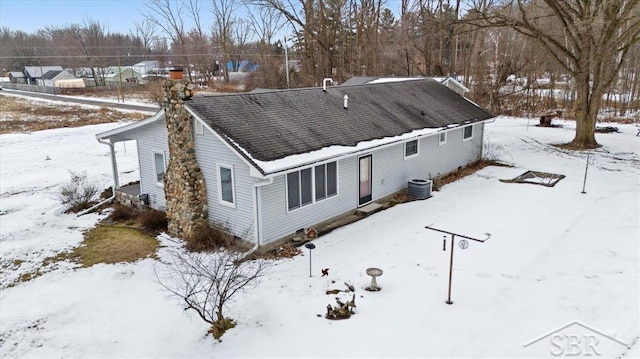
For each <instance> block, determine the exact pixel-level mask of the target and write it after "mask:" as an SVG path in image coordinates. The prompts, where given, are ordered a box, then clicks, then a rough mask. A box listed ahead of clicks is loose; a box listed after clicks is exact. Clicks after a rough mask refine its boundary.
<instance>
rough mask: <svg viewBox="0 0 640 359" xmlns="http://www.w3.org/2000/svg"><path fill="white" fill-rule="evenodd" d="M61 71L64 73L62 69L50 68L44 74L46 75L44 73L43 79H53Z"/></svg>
mask: <svg viewBox="0 0 640 359" xmlns="http://www.w3.org/2000/svg"><path fill="white" fill-rule="evenodd" d="M61 73H62V71H58V70H50V71H47V72H45V74H44V75H42V79H43V80H51V79H53V78H54V77H56V76H58V75H60V74H61Z"/></svg>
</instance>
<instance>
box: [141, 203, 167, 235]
mask: <svg viewBox="0 0 640 359" xmlns="http://www.w3.org/2000/svg"><path fill="white" fill-rule="evenodd" d="M138 220H139V221H140V225H141V226H142V228H144V230H146V231H147V232H150V233H154V234H156V233H160V232H162V231H166V230H167V214H166V213H165V212H164V211H159V210H157V209H145V210H144V211H142V212H141V213H140V216H139V217H138Z"/></svg>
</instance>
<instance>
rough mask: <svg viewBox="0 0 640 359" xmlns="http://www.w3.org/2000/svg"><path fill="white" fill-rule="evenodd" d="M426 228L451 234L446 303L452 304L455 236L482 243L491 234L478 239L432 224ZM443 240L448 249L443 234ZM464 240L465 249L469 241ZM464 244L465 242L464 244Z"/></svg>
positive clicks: (444, 246)
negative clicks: (434, 226)
mask: <svg viewBox="0 0 640 359" xmlns="http://www.w3.org/2000/svg"><path fill="white" fill-rule="evenodd" d="M424 228H426V229H430V230H432V231H436V232H440V233H446V234H450V235H451V257H450V260H449V290H448V293H447V301H446V302H445V303H447V304H449V305H451V304H453V301H452V300H451V283H452V279H453V249H454V248H453V247H454V245H455V236H458V237H462V238H464V239H468V240H472V241H476V242H480V243H484V242H485V241H486V240H487V239H489V238H490V237H491V234H490V233H486V235H487V238H485V239H477V238H472V237H469V236H465V235H462V234H459V233H453V232H449V231H445V230H443V229H438V228H433V227H430V226H426V227H424ZM442 240H443V247H442V249H443V250H446V236H443V238H442ZM463 241H464V240H462V241H461V242H463ZM464 242H465V243H461V244H460V248H462V249H465V248H467V246H468V243H466V241H464ZM462 244H464V246H463V245H462Z"/></svg>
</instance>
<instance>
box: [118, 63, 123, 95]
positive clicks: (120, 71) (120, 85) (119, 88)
mask: <svg viewBox="0 0 640 359" xmlns="http://www.w3.org/2000/svg"><path fill="white" fill-rule="evenodd" d="M118 74H119V76H120V82H119V84H118V102H120V97H121V96H122V102H123V103H124V93H122V68H121V67H120V53H119V52H118Z"/></svg>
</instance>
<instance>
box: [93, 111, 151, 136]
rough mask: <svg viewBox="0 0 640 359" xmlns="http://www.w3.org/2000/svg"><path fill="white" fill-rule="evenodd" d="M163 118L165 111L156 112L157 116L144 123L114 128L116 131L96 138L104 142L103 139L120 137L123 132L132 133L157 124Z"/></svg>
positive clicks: (100, 134)
mask: <svg viewBox="0 0 640 359" xmlns="http://www.w3.org/2000/svg"><path fill="white" fill-rule="evenodd" d="M163 116H164V110H160V111H158V112H156V114H155V115H153V116H151V117H149V118H147V119H144V120H142V121H138V122H134V123H130V124H128V125H124V126H122V127H118V128H114V129H112V130H109V131H105V132H101V133H98V134H96V138H97V139H99V140H103V139H105V138H109V137H111V136H113V135H118V134H121V133H123V132H127V131H130V130H133V129H136V128H139V127H142V126H145V125H148V124H150V123H153V122H156V121H158V120H159V119H161V118H162V117H163Z"/></svg>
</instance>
